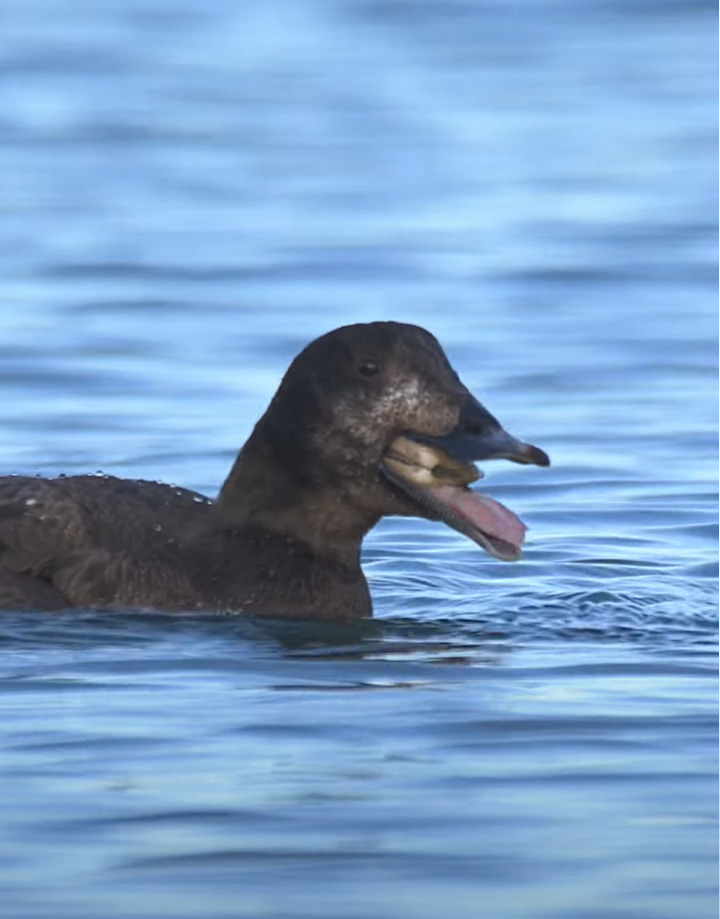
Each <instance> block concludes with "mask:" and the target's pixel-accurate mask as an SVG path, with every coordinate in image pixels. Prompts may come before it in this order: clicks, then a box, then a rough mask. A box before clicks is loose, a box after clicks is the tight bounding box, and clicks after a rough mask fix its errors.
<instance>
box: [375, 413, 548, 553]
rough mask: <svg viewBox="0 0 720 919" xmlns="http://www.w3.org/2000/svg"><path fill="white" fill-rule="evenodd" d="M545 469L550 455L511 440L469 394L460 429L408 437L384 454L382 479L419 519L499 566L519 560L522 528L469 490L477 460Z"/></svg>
mask: <svg viewBox="0 0 720 919" xmlns="http://www.w3.org/2000/svg"><path fill="white" fill-rule="evenodd" d="M490 459H507V460H510V461H511V462H514V463H523V464H533V465H535V466H549V465H550V459H549V457H548V455H547V454H546V453H545V452H544V451H543V450H540V448H539V447H534V446H533V445H532V444H526V443H524V442H523V441H521V440H518V439H517V438H515V437H513V436H512V435H511V434H508V432H507V431H505V430H504V429H503V428H502V427H501V425H500V423H499V422H498V421H497V420H496V419H495V418H494V417H493V416H492V415H491V414H490V413H489V412H488V411H487V409H485V408H484V406H482V405H481V404H480V403H479V402H478V401H477V399H475V398H473V397H472V396H470V395H468V398H467V400H466V403H465V405H464V406H463V408H462V411H461V412H460V417H459V419H458V424H457V425H456V427H455V428H454V429H453V430H452V431H450V432H449V433H448V434H445V435H442V436H439V437H430V436H427V435H423V434H416V433H415V432H406V433H405V434H404V435H402V436H400V437H397V438H396V439H395V440H394V441H393V443H392V444H391V445H390V448H389V449H388V450H387V451H386V453H385V457H384V461H383V464H382V470H383V472H384V474H385V476H386V477H387V478H388V479H390V481H391V482H393V483H394V484H395V485H396V486H398V487H399V488H401V489H402V490H403V491H404V492H405V494H406V495H407V496H408V497H409V498H411V499H412V500H413V502H414V503H415V504H416V505H417V507H418V512H419V515H420V516H425V517H430V518H431V519H435V520H441V521H442V522H443V523H445V524H447V525H448V526H450V527H452V528H453V529H454V530H457V531H458V532H460V533H463V534H464V535H465V536H468V537H469V538H470V539H472V540H473V541H474V542H476V543H477V544H478V545H479V546H481V547H482V548H483V549H485V551H486V552H488V553H489V554H490V555H493V556H494V557H495V558H498V559H501V560H502V561H515V560H516V559H518V558H519V557H520V554H521V550H522V544H523V542H524V539H525V530H526V527H525V524H524V523H523V522H522V521H521V520H520V519H519V518H518V517H516V516H515V514H513V513H512V511H510V510H508V509H507V508H506V507H504V506H503V505H502V504H500V502H499V501H495V500H494V499H493V498H491V497H490V496H489V495H486V494H480V493H478V492H476V491H472V490H471V489H469V488H468V487H467V486H468V485H469V484H470V483H471V482H473V481H475V480H476V479H478V478H479V477H480V475H481V473H479V472H478V471H477V469H476V468H475V466H474V465H473V463H474V461H476V460H490Z"/></svg>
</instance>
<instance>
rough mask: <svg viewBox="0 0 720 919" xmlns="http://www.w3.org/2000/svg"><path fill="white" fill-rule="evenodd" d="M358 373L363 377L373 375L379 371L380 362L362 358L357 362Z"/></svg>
mask: <svg viewBox="0 0 720 919" xmlns="http://www.w3.org/2000/svg"><path fill="white" fill-rule="evenodd" d="M357 369H358V373H359V374H360V376H363V377H374V376H376V375H377V374H378V373H380V364H378V363H377V361H371V360H364V361H361V362H360V363H359V364H358V368H357Z"/></svg>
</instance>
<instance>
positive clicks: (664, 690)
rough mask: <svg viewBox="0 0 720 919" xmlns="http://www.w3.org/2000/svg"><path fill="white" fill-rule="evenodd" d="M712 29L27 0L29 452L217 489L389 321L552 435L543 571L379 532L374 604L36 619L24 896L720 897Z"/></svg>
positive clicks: (278, 900)
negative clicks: (264, 426)
mask: <svg viewBox="0 0 720 919" xmlns="http://www.w3.org/2000/svg"><path fill="white" fill-rule="evenodd" d="M714 18H715V13H714V9H713V7H711V6H710V5H709V4H706V3H704V2H693V3H674V2H671V0H667V2H656V3H652V4H649V3H641V2H629V3H612V2H609V0H595V2H591V0H581V2H578V0H574V2H572V3H570V2H560V0H542V2H541V0H534V2H529V0H528V2H522V0H512V2H500V0H496V2H491V0H487V2H484V3H470V2H467V3H466V2H461V0H448V2H444V3H442V4H439V3H437V4H434V3H429V2H428V3H421V2H411V0H407V2H405V0H403V2H395V3H393V4H381V3H371V2H361V0H348V2H345V3H330V2H320V0H317V2H312V0H296V2H292V0H285V2H283V3H278V4H272V5H271V4H266V3H261V2H259V0H258V2H244V3H243V4H240V5H236V7H235V8H231V7H230V6H228V5H227V4H224V5H223V4H206V3H201V2H199V0H186V2H183V3H177V2H175V0H173V2H168V0H143V2H130V3H128V2H122V3H120V2H119V0H118V2H115V0H108V2H104V3H103V4H100V5H98V4H95V3H90V2H88V0H72V2H63V3H60V2H58V3H54V2H48V3H46V4H45V5H44V6H43V11H42V16H41V17H40V16H39V15H38V13H37V10H36V9H35V7H34V5H30V4H15V5H14V6H13V7H12V8H11V9H9V10H7V11H6V12H5V14H4V23H3V35H4V38H5V41H4V42H3V45H2V49H1V50H0V72H1V73H2V80H1V81H0V102H1V104H0V136H1V138H2V140H1V142H0V200H1V201H2V208H3V213H2V219H1V220H0V269H1V271H2V278H3V280H2V306H1V308H0V423H1V424H2V438H0V471H3V472H11V471H14V472H25V473H36V472H37V473H41V474H55V473H58V472H68V473H69V472H85V471H91V472H93V471H96V470H99V469H102V470H105V471H107V472H110V473H113V474H117V475H123V476H130V477H142V478H158V479H163V480H165V481H171V482H175V483H177V484H179V485H184V486H188V487H191V488H196V489H199V490H202V491H205V492H207V493H208V494H214V493H215V492H216V491H217V489H218V487H219V485H220V483H221V481H222V478H223V476H224V475H225V474H226V472H227V470H228V468H229V466H230V464H231V462H232V459H233V456H234V454H235V451H236V450H237V448H238V446H239V445H240V444H241V443H242V441H243V440H244V438H245V437H246V436H247V434H248V433H249V431H250V430H251V427H252V424H253V423H254V421H255V419H256V418H257V417H258V415H259V414H260V412H261V411H262V410H263V409H264V407H265V405H266V404H267V401H268V399H269V398H270V396H271V395H272V392H273V391H274V388H275V387H276V385H277V383H278V381H279V378H280V376H281V374H282V372H283V370H284V368H285V367H286V365H287V362H288V361H289V360H290V358H291V357H292V356H293V355H294V354H295V353H296V351H297V350H298V349H299V348H300V347H301V346H302V345H304V344H305V343H306V342H307V341H308V340H309V339H311V338H312V337H314V336H315V335H318V334H321V333H322V332H324V331H327V330H328V329H329V328H332V327H334V326H336V325H339V324H342V323H346V322H355V321H367V320H371V319H378V318H388V319H389V318H392V319H397V320H400V321H408V322H418V323H420V324H422V325H425V326H427V327H428V328H429V329H431V331H433V332H434V333H435V334H436V335H437V336H438V337H439V338H440V340H441V341H442V342H443V344H444V345H445V346H446V348H447V351H448V353H449V355H450V357H451V359H452V360H453V363H454V364H455V366H456V368H457V369H458V371H459V372H460V374H461V375H462V377H463V379H464V381H465V382H466V383H467V384H468V386H469V387H470V388H471V389H473V391H474V392H476V393H477V394H478V395H479V396H480V397H481V398H482V399H483V401H484V402H485V403H486V404H487V405H488V407H489V408H490V409H491V410H492V411H493V413H495V414H497V415H498V417H499V418H500V419H501V420H502V421H503V423H504V424H505V425H506V427H507V428H508V429H509V430H511V431H513V432H514V433H515V434H517V435H518V436H522V437H525V438H527V439H529V440H531V441H532V442H534V443H537V444H539V445H540V446H542V447H543V448H544V449H546V450H547V451H548V452H549V453H550V455H551V456H552V459H553V466H552V467H551V468H550V469H549V470H542V469H528V468H519V467H511V466H509V465H508V466H507V468H506V467H503V466H502V465H501V464H499V465H495V466H492V465H491V466H488V467H487V468H486V470H485V472H486V479H485V481H484V483H483V486H484V487H487V490H488V492H489V493H491V494H493V495H494V496H495V497H497V498H499V499H500V500H502V501H503V502H505V503H507V504H508V505H509V506H510V507H512V508H513V509H514V510H515V511H516V512H517V513H519V514H520V515H521V516H522V517H523V519H524V520H525V521H526V522H527V523H528V524H529V526H530V532H529V539H528V545H527V551H526V552H525V556H524V559H523V561H521V562H519V563H517V564H514V565H503V564H501V563H499V562H497V561H495V560H493V559H490V558H489V557H487V556H486V555H484V554H483V553H482V552H480V551H479V550H478V548H477V547H476V546H474V545H472V544H470V543H469V542H467V541H466V540H464V539H463V538H462V537H461V536H459V534H457V533H455V532H453V531H450V530H448V529H444V528H442V527H440V526H439V525H433V524H430V523H425V522H422V521H414V520H397V519H395V520H386V521H384V522H383V523H382V524H381V525H380V526H379V527H378V528H377V529H376V530H375V531H374V532H373V533H372V534H371V536H370V537H369V538H368V540H367V542H366V548H365V569H366V571H367V573H368V576H369V579H370V582H371V588H372V592H373V596H374V601H375V610H376V617H375V619H374V620H372V621H368V622H364V623H361V624H359V625H357V626H352V627H350V626H345V627H342V626H336V627H332V626H327V625H317V624H312V623H276V622H269V621H265V622H262V621H253V620H247V619H242V618H234V617H212V616H187V617H183V616H181V617H173V616H164V615H154V616H139V615H137V614H133V613H130V612H120V613H116V614H109V613H96V612H87V613H62V614H57V615H52V616H48V615H46V616H38V615H36V614H32V613H28V612H23V611H17V612H11V613H6V614H3V616H2V620H1V621H0V641H1V642H2V658H1V660H2V663H1V664H0V708H1V711H0V720H1V722H2V725H3V729H2V743H1V745H0V784H1V786H2V789H3V794H2V796H1V797H0V864H2V868H1V869H0V872H1V874H0V879H1V880H0V883H1V886H2V891H3V894H2V896H3V903H4V904H5V909H6V910H8V915H11V916H12V917H13V919H43V917H48V916H52V917H53V919H98V917H99V916H102V917H103V919H126V917H127V919H129V917H137V916H148V917H149V916H152V917H158V919H160V917H162V919H184V917H188V919H197V917H200V916H202V917H203V919H238V917H248V919H250V917H252V919H258V917H267V919H340V917H342V919H370V917H372V919H425V917H427V919H436V917H438V916H453V917H457V919H476V917H480V916H483V917H489V919H613V917H616V919H706V917H710V916H715V915H716V914H717V902H716V900H717V897H716V891H717V886H716V864H717V846H716V827H717V820H716V804H715V801H716V796H715V790H716V775H717V760H716V749H717V746H716V738H717V722H716V710H717V702H716V699H717V696H716V665H715V651H714V647H715V633H716V602H717V601H716V593H717V582H716V560H717V497H716V495H717V484H716V475H715V468H716V435H715V430H716V417H717V412H716V397H715V393H716V382H715V381H716V353H717V352H716V347H715V343H714V342H715V334H716V330H715V302H714V301H715V295H714V289H713V285H714V278H715V269H714V259H715V239H714V222H715V208H714V203H713V202H714V197H715V189H714V185H713V178H712V176H713V173H712V172H711V171H710V159H711V158H712V157H714V153H713V135H714V132H713V122H714V118H715V112H714V100H713V99H712V98H711V96H710V91H709V86H710V83H709V79H710V71H711V68H713V65H714V49H713V46H712V44H711V38H710V36H712V35H714V34H715V24H714ZM713 165H714V164H713Z"/></svg>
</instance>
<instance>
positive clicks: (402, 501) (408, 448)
mask: <svg viewBox="0 0 720 919" xmlns="http://www.w3.org/2000/svg"><path fill="white" fill-rule="evenodd" d="M261 457H262V462H263V463H264V464H265V468H266V469H268V470H269V469H270V468H272V469H274V470H275V475H276V499H277V504H278V506H279V504H280V503H284V504H287V503H288V502H290V503H293V502H295V503H297V504H298V506H299V505H302V506H303V507H304V509H305V511H304V512H305V513H306V514H307V520H308V526H309V527H310V526H311V525H312V524H311V519H310V518H311V517H312V515H313V509H316V510H318V513H319V509H320V508H324V509H325V517H326V518H327V517H328V514H329V511H328V508H330V507H332V508H333V510H332V512H331V515H334V519H335V521H336V522H337V524H338V532H339V531H340V530H342V529H343V527H342V521H343V520H346V521H347V522H348V525H349V524H350V521H351V520H354V521H355V522H356V524H357V527H359V529H360V530H361V531H362V533H361V535H364V532H367V530H368V529H370V527H371V526H372V525H374V523H375V522H376V521H377V520H378V519H379V518H380V517H381V516H388V515H403V516H415V517H424V518H427V519H430V520H440V521H442V522H443V523H445V524H447V525H448V526H450V527H452V528H453V529H455V530H458V531H459V532H461V533H463V534H465V535H466V536H468V537H469V538H470V539H472V540H474V541H475V542H476V543H478V545H480V546H482V548H484V549H485V550H486V551H487V552H489V553H490V554H491V555H493V556H495V557H496V558H500V559H503V560H507V561H509V560H513V559H516V558H518V557H519V555H520V550H521V546H522V543H523V539H524V534H525V526H524V525H523V523H522V522H521V521H520V520H519V519H518V518H517V517H516V516H515V515H514V514H513V513H512V512H511V511H509V510H508V509H507V508H505V507H503V505H501V504H500V503H499V502H497V501H495V500H493V499H492V498H490V497H489V496H488V495H486V494H484V493H480V492H477V491H475V490H472V489H471V488H470V487H469V486H470V485H471V484H473V483H474V482H476V481H477V480H478V479H479V478H481V476H482V473H481V472H480V470H479V469H478V468H477V466H476V465H475V463H476V462H477V461H485V460H491V459H506V460H510V461H511V462H515V463H524V464H527V463H532V464H534V465H536V466H548V465H549V463H550V460H549V459H548V456H547V454H545V453H544V452H543V451H542V450H540V449H539V448H538V447H534V446H531V445H530V444H526V443H523V442H522V441H520V440H517V439H516V438H514V437H512V436H511V435H510V434H509V433H508V432H507V431H505V430H504V429H503V427H502V426H501V425H500V423H499V422H498V420H497V419H496V418H495V417H494V416H493V415H491V414H490V412H489V411H488V410H487V409H486V408H485V407H484V406H483V405H481V403H480V402H478V400H477V399H476V398H475V397H474V396H473V395H472V394H471V393H470V392H469V391H468V389H467V388H466V387H465V386H464V385H463V383H462V382H461V381H460V379H459V377H458V375H457V373H456V372H455V371H454V370H453V368H452V366H451V365H450V363H449V361H448V359H447V357H446V355H445V353H444V351H443V349H442V348H441V346H440V344H439V343H438V341H437V340H436V339H435V338H434V337H433V336H432V335H431V334H430V333H429V332H427V331H425V330H424V329H422V328H420V327H418V326H413V325H405V324H402V323H397V322H373V323H368V324H363V325H351V326H345V327H343V328H340V329H336V330H335V331H333V332H330V333H328V334H327V335H324V336H322V337H321V338H318V339H317V340H315V341H313V342H312V343H311V344H310V345H308V346H307V347H306V348H305V349H304V350H303V351H302V352H301V353H300V354H299V355H298V356H297V357H296V358H295V360H294V361H293V362H292V364H291V365H290V368H289V369H288V371H287V373H286V375H285V377H284V379H283V381H282V383H281V385H280V388H279V390H278V392H277V393H276V395H275V397H274V399H273V401H272V402H271V404H270V406H269V407H268V410H267V412H266V413H265V415H264V416H263V418H262V419H261V420H260V421H259V422H258V425H257V426H256V428H255V431H254V432H253V435H252V436H251V438H250V440H249V441H248V443H247V444H246V446H245V447H244V448H243V450H242V451H241V453H240V456H239V457H238V463H236V467H238V471H239V470H240V469H241V468H242V467H243V465H245V466H247V461H248V460H249V459H250V458H252V459H253V461H254V462H255V463H259V462H260V461H261ZM232 478H233V477H232V474H231V477H230V478H229V480H228V482H229V483H232ZM229 491H230V486H229V485H228V483H226V486H225V487H224V488H223V492H222V493H221V496H220V501H221V502H222V501H223V493H226V492H229ZM330 494H332V496H333V499H332V500H330V498H329V497H328V496H329V495H330ZM311 496H312V498H311ZM225 497H226V499H227V494H226V495H225ZM258 506H260V502H259V505H258ZM262 506H263V507H264V508H267V507H268V502H267V500H264V501H263V502H262ZM265 525H268V524H267V521H265ZM326 528H327V527H326ZM329 529H331V528H329ZM346 529H347V528H346Z"/></svg>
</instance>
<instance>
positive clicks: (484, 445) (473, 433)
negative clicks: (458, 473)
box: [408, 395, 550, 466]
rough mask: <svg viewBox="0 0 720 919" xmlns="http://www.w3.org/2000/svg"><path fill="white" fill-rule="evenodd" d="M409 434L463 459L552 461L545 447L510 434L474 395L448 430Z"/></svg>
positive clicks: (529, 462) (473, 460)
mask: <svg viewBox="0 0 720 919" xmlns="http://www.w3.org/2000/svg"><path fill="white" fill-rule="evenodd" d="M408 436H409V437H411V438H412V439H413V440H417V441H419V442H420V443H424V444H427V445H428V446H430V447H436V448H439V449H441V450H444V451H445V452H446V453H448V454H449V455H450V456H452V457H453V458H454V459H456V460H459V461H460V462H465V463H472V462H476V461H478V460H491V459H506V460H510V461H511V462H513V463H522V464H524V465H533V466H549V465H550V457H549V456H548V455H547V453H545V451H544V450H541V449H540V448H539V447H534V446H533V445H532V444H526V443H524V442H523V441H522V440H518V439H517V438H516V437H513V436H512V434H508V432H507V431H506V430H505V429H504V428H503V427H502V426H501V424H500V422H499V421H498V420H497V419H496V418H495V417H494V416H493V415H491V414H490V412H489V411H488V410H487V409H486V408H485V406H484V405H481V404H480V402H478V400H477V399H476V398H475V397H474V396H471V395H468V397H467V399H466V400H465V403H464V404H463V407H462V409H461V410H460V417H459V419H458V423H457V425H456V426H455V427H454V428H453V430H452V431H450V433H449V434H445V435H442V436H440V437H426V436H424V435H419V434H414V433H412V434H409V435H408Z"/></svg>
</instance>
